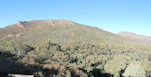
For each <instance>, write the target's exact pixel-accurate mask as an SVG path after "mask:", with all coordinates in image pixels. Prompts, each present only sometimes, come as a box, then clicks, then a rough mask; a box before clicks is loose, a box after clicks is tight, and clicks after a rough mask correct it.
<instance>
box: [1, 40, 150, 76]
mask: <svg viewBox="0 0 151 77" xmlns="http://www.w3.org/2000/svg"><path fill="white" fill-rule="evenodd" d="M150 50H151V49H150V46H146V45H122V44H105V43H96V44H92V43H74V44H66V43H64V44H59V43H58V44H57V43H52V42H49V41H46V42H43V43H40V44H38V45H35V46H30V45H24V44H21V43H17V42H15V43H14V42H1V43H0V75H1V76H6V75H7V74H8V73H20V74H34V75H35V76H36V77H111V76H114V77H124V76H131V77H146V76H147V77H149V76H151V73H150V72H151V57H150V56H151V53H150V52H149V51H150Z"/></svg>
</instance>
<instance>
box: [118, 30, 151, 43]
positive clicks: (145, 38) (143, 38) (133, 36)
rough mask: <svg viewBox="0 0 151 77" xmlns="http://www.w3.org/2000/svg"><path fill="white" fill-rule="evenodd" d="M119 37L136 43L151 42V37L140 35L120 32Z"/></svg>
mask: <svg viewBox="0 0 151 77" xmlns="http://www.w3.org/2000/svg"><path fill="white" fill-rule="evenodd" d="M118 35H120V36H122V37H124V38H128V39H132V40H135V41H143V42H151V36H144V35H139V34H135V33H132V32H119V33H118Z"/></svg>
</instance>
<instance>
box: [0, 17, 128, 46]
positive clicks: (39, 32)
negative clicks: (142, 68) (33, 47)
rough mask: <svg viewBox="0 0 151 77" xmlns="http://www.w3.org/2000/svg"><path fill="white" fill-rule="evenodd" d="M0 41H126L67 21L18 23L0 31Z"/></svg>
mask: <svg viewBox="0 0 151 77" xmlns="http://www.w3.org/2000/svg"><path fill="white" fill-rule="evenodd" d="M0 40H1V41H3V40H7V41H19V42H22V43H25V44H37V43H40V42H42V41H53V42H55V43H59V42H91V43H92V42H93V43H96V42H97V43H98V42H108V43H111V42H113V43H117V42H118V43H120V42H126V41H128V40H126V39H124V38H122V37H119V36H118V35H116V34H113V33H111V32H107V31H105V30H102V29H99V28H96V27H90V26H86V25H83V24H79V23H76V22H72V21H68V20H32V21H19V22H17V23H16V24H13V25H9V26H7V27H5V28H1V29H0Z"/></svg>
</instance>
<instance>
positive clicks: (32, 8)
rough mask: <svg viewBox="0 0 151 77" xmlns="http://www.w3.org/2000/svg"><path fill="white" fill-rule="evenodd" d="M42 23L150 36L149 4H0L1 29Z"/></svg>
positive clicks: (0, 0) (53, 0) (77, 0)
mask: <svg viewBox="0 0 151 77" xmlns="http://www.w3.org/2000/svg"><path fill="white" fill-rule="evenodd" d="M43 19H66V20H71V21H75V22H79V23H82V24H86V25H90V26H96V27H99V28H102V29H104V30H107V31H110V32H113V33H117V32H120V31H130V32H135V33H138V34H143V35H151V0H0V27H5V26H7V25H10V24H14V23H16V22H17V21H28V20H43Z"/></svg>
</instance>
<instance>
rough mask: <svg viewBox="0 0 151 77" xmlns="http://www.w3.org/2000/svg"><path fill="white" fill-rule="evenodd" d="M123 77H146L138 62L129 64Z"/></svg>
mask: <svg viewBox="0 0 151 77" xmlns="http://www.w3.org/2000/svg"><path fill="white" fill-rule="evenodd" d="M123 76H130V77H146V75H145V70H144V68H143V67H142V66H141V62H138V61H134V62H131V63H130V64H129V65H128V67H127V68H126V70H125V72H124V74H123Z"/></svg>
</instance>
